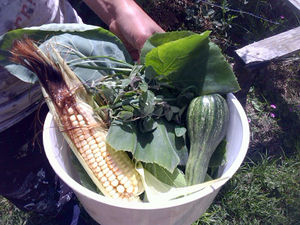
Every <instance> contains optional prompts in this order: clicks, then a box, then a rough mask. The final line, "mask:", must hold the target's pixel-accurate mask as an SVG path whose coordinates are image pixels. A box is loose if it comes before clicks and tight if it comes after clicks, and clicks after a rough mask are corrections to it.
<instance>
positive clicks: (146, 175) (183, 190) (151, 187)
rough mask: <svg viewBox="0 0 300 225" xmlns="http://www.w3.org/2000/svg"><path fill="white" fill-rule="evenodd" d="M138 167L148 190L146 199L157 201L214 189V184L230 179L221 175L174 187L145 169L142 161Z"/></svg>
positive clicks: (146, 190)
mask: <svg viewBox="0 0 300 225" xmlns="http://www.w3.org/2000/svg"><path fill="white" fill-rule="evenodd" d="M136 169H137V171H138V173H139V174H140V175H141V177H142V182H143V185H144V187H145V192H146V200H147V201H149V202H156V203H161V202H164V201H168V200H172V199H176V198H180V197H183V196H187V195H189V194H192V193H195V192H200V191H205V190H206V188H212V189H214V188H213V187H212V185H214V184H215V185H216V184H224V183H225V182H226V181H227V180H228V179H229V177H221V178H218V179H215V180H210V181H206V182H204V183H201V184H196V185H192V186H186V187H174V186H172V185H169V184H166V183H164V182H162V181H161V180H159V179H158V178H157V177H155V176H154V175H153V174H152V173H150V172H149V171H148V170H147V169H145V168H144V167H143V165H142V164H141V163H138V164H137V168H136Z"/></svg>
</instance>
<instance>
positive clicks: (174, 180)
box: [144, 163, 186, 187]
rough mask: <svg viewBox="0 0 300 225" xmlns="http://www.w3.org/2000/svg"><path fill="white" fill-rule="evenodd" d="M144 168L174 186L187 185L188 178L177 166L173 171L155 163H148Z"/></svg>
mask: <svg viewBox="0 0 300 225" xmlns="http://www.w3.org/2000/svg"><path fill="white" fill-rule="evenodd" d="M144 168H145V169H146V170H148V171H149V172H150V173H151V174H152V175H153V176H155V177H156V178H157V179H158V180H160V181H161V182H163V183H165V184H168V185H170V186H172V187H185V186H186V180H185V177H184V173H183V172H182V171H181V170H179V169H178V168H176V169H175V170H174V172H173V173H170V172H169V171H168V170H166V169H164V168H162V167H161V166H159V165H157V164H155V163H146V164H145V165H144Z"/></svg>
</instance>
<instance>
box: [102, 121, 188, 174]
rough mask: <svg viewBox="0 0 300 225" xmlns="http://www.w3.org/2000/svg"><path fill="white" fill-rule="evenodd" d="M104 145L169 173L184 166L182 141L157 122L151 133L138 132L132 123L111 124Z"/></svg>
mask: <svg viewBox="0 0 300 225" xmlns="http://www.w3.org/2000/svg"><path fill="white" fill-rule="evenodd" d="M107 143H108V144H109V145H110V146H112V147H113V148H114V149H116V150H123V151H128V152H131V153H132V154H133V156H134V158H135V159H136V160H138V161H142V162H146V163H156V164H158V165H160V166H162V167H163V168H165V169H167V170H168V171H169V172H171V173H173V172H174V169H175V168H176V167H177V166H178V164H185V162H186V160H187V157H188V150H187V147H186V145H185V141H184V138H183V137H177V136H176V135H175V125H174V124H171V123H169V122H167V121H166V120H158V121H157V127H156V128H155V129H154V130H153V131H152V132H147V133H143V132H141V131H139V129H138V128H137V125H136V123H134V122H132V123H124V124H120V122H114V123H113V124H112V125H111V126H110V128H109V131H108V135H107Z"/></svg>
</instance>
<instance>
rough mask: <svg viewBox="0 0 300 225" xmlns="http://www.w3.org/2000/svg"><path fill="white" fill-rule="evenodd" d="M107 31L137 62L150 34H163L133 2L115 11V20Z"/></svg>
mask: <svg viewBox="0 0 300 225" xmlns="http://www.w3.org/2000/svg"><path fill="white" fill-rule="evenodd" d="M109 29H110V31H112V32H113V33H114V34H116V35H117V36H118V37H119V38H120V39H121V40H122V42H123V43H124V44H125V46H126V48H127V50H128V51H129V53H130V54H131V56H132V58H133V59H134V60H138V58H139V56H140V51H141V49H142V47H143V45H144V43H145V41H146V40H147V39H148V38H149V37H150V36H151V35H152V34H154V33H161V32H164V30H163V29H162V28H161V27H160V26H159V25H158V24H156V23H155V22H154V21H153V20H152V19H151V18H150V17H149V16H148V15H147V14H146V13H145V12H144V11H143V10H142V9H141V8H140V7H139V6H138V5H137V4H136V3H135V2H133V1H131V2H130V4H125V6H124V7H123V8H119V9H117V11H116V16H115V18H114V19H113V20H112V21H111V23H110V24H109Z"/></svg>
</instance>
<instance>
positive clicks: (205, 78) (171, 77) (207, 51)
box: [142, 31, 240, 95]
mask: <svg viewBox="0 0 300 225" xmlns="http://www.w3.org/2000/svg"><path fill="white" fill-rule="evenodd" d="M209 33H210V32H209V31H206V32H204V33H202V34H195V33H192V32H186V31H183V33H182V34H181V35H180V32H174V33H173V32H168V33H167V34H155V35H153V36H152V37H150V38H149V40H148V41H147V42H146V44H145V45H144V49H143V50H142V55H143V58H142V59H143V62H144V63H145V65H146V66H147V67H152V68H153V69H154V70H155V72H156V73H157V75H158V77H159V78H160V79H161V80H164V81H166V82H168V83H169V84H170V85H173V86H174V87H176V88H177V89H179V90H184V89H185V88H187V87H190V86H194V87H195V88H196V94H197V95H204V94H211V93H220V94H222V93H229V92H236V91H238V90H240V87H239V84H238V82H237V79H236V77H235V75H234V73H233V71H232V68H231V67H230V65H229V64H228V62H227V61H226V59H225V57H224V56H223V55H222V52H221V50H220V48H219V47H218V46H217V45H215V44H214V43H212V42H211V41H210V40H209Z"/></svg>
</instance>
